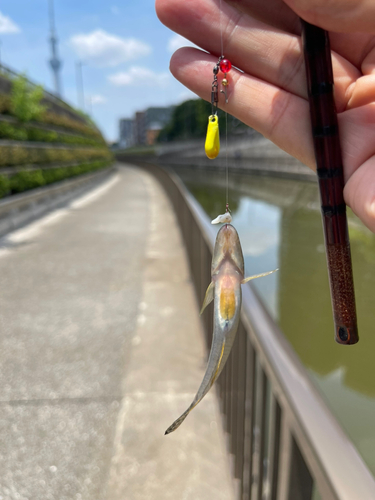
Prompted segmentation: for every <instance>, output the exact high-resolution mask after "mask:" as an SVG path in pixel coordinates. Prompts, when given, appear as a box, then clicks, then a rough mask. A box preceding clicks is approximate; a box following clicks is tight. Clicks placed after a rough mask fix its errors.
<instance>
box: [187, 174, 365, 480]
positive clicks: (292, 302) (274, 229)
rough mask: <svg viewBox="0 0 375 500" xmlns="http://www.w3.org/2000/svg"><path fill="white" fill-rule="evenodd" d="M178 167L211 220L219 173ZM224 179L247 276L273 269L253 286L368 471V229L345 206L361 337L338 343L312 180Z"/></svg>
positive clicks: (220, 190) (216, 208) (221, 201)
mask: <svg viewBox="0 0 375 500" xmlns="http://www.w3.org/2000/svg"><path fill="white" fill-rule="evenodd" d="M178 173H179V175H180V176H181V178H182V179H183V180H184V182H185V184H186V185H187V187H188V189H189V190H190V191H191V193H192V194H193V195H194V196H195V198H196V199H197V200H198V201H199V203H200V204H201V205H202V207H203V208H204V210H205V211H206V213H207V214H208V215H209V216H210V217H211V218H214V217H216V216H217V215H218V214H219V213H223V211H224V210H223V209H225V187H224V177H223V176H221V174H218V173H216V172H208V173H204V172H200V171H199V170H194V173H193V175H192V171H191V170H189V169H187V168H180V169H179V170H178ZM230 179H231V180H230V191H229V201H230V207H231V210H232V216H233V224H234V226H235V227H236V229H237V231H238V233H239V235H240V239H241V242H242V248H243V252H244V258H245V269H246V276H249V275H251V274H258V273H261V272H264V271H269V270H271V269H275V268H277V267H278V268H279V269H280V270H279V271H278V272H277V273H274V274H272V275H270V276H268V277H266V278H262V279H259V280H254V281H253V282H252V284H253V285H254V286H255V287H256V289H257V291H258V292H259V294H260V296H261V297H262V299H263V301H264V303H265V304H266V306H267V307H268V309H269V311H270V313H271V314H272V316H273V317H274V319H275V320H276V321H277V323H278V324H279V325H280V327H281V329H282V331H283V332H284V334H285V335H286V337H287V338H288V340H289V341H290V343H291V344H292V346H293V347H294V349H295V350H296V352H297V354H298V355H299V357H300V359H301V360H302V362H303V364H304V365H305V367H306V368H307V371H308V373H309V374H310V376H311V378H312V380H313V382H314V383H315V384H316V386H317V387H318V388H319V389H320V391H321V393H322V394H323V397H324V398H325V400H326V402H327V405H328V406H329V407H330V409H331V410H332V412H333V413H334V415H335V416H336V417H337V419H338V420H339V421H340V423H341V425H342V427H343V428H344V429H345V431H346V432H347V434H348V435H349V436H350V438H351V439H352V441H353V442H354V444H355V445H356V447H357V449H358V451H359V452H360V454H361V455H362V457H363V459H364V461H365V462H366V463H367V465H368V467H369V468H370V470H371V471H372V473H373V474H374V475H375V369H374V366H375V364H374V358H375V335H374V331H373V330H374V322H375V307H374V305H375V294H374V288H375V235H374V234H372V233H371V232H370V231H369V230H367V229H366V228H365V227H364V226H363V224H362V223H361V222H360V221H359V220H358V218H357V217H356V216H355V215H354V214H353V213H352V212H350V211H349V213H348V221H349V232H350V239H351V247H352V258H353V269H354V284H355V292H356V302H357V314H358V327H359V335H360V342H359V343H358V344H356V345H354V346H341V345H338V344H336V342H335V341H334V329H333V320H332V311H331V303H330V294H329V285H328V275H327V266H326V259H325V250H324V240H323V231H322V222H321V216H320V204H319V197H318V191H317V185H315V184H314V183H308V182H299V181H294V180H284V179H275V178H270V177H259V176H251V175H242V176H239V175H237V176H236V175H234V174H231V176H230Z"/></svg>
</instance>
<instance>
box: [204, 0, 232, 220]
mask: <svg viewBox="0 0 375 500" xmlns="http://www.w3.org/2000/svg"><path fill="white" fill-rule="evenodd" d="M221 8H222V0H219V10H220V13H219V24H220V45H221V55H220V57H219V60H218V62H217V63H216V64H215V66H214V67H213V70H212V72H213V81H212V84H211V115H210V116H209V117H208V125H207V134H206V142H205V144H204V150H205V152H206V155H207V157H208V158H209V159H210V160H214V159H215V158H217V156H218V154H219V151H220V133H219V117H218V105H219V95H220V94H224V97H225V104H228V85H229V80H228V78H227V74H228V73H229V71H230V70H231V68H232V63H231V62H230V61H229V60H228V59H226V58H225V56H224V41H223V20H222V11H221ZM219 72H222V73H224V77H223V78H220V80H219V79H218V74H219ZM219 84H220V85H221V87H222V88H220V92H219ZM223 112H224V114H225V214H223V215H219V216H218V217H217V218H216V219H215V221H213V222H212V223H213V224H218V223H225V222H231V220H232V217H231V215H230V210H229V172H228V113H227V110H226V107H225V105H224V106H223Z"/></svg>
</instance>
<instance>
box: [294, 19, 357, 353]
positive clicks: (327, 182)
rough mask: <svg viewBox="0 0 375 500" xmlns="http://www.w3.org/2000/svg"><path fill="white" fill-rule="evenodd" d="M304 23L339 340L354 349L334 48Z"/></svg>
mask: <svg viewBox="0 0 375 500" xmlns="http://www.w3.org/2000/svg"><path fill="white" fill-rule="evenodd" d="M301 22H302V40H303V49H304V57H305V67H306V77H307V90H308V97H309V103H310V118H311V127H312V136H313V142H314V150H315V159H316V171H317V175H318V182H319V190H320V199H321V210H322V220H323V228H324V240H325V248H326V256H327V266H328V274H329V283H330V290H331V300H332V310H333V320H334V324H335V340H336V342H338V343H339V344H345V345H350V344H356V343H357V342H358V340H359V339H358V328H357V315H356V308H355V297H354V285H353V271H352V261H351V255H350V244H349V234H348V222H347V218H346V204H345V202H344V175H343V164H342V156H341V147H340V137H339V129H338V121H337V113H336V106H335V100H334V94H333V89H334V81H333V71H332V60H331V48H330V43H329V37H328V33H327V31H325V30H323V29H321V28H318V27H316V26H313V25H312V24H309V23H307V22H306V21H303V20H302V19H301Z"/></svg>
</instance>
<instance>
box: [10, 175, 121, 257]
mask: <svg viewBox="0 0 375 500" xmlns="http://www.w3.org/2000/svg"><path fill="white" fill-rule="evenodd" d="M119 180H120V176H119V175H118V174H116V175H115V176H114V177H112V178H111V179H108V180H107V181H106V182H105V183H104V184H102V185H101V186H99V187H97V188H95V189H93V190H92V191H90V192H89V193H87V194H84V195H82V196H80V197H79V198H78V199H75V200H74V201H72V202H70V203H69V204H68V205H67V207H66V208H61V209H57V210H54V211H53V212H52V213H49V214H47V215H45V216H44V217H41V218H40V219H37V220H36V221H34V222H31V223H30V224H28V225H27V226H25V227H22V228H20V229H16V230H14V231H11V232H10V233H8V234H6V235H5V236H3V237H2V238H1V239H0V258H1V257H5V256H6V255H9V254H10V253H11V252H12V251H13V250H14V249H13V248H7V245H9V244H10V245H11V244H12V243H23V242H25V241H27V240H29V239H30V238H35V236H38V235H39V234H41V233H42V232H43V229H45V228H46V227H48V226H51V225H53V224H56V222H58V221H59V220H61V219H62V218H64V217H66V216H67V215H68V214H70V213H71V209H77V208H83V207H86V206H87V205H89V204H90V203H92V202H94V201H95V200H97V199H99V198H100V197H101V196H103V195H104V194H105V193H106V192H107V191H108V190H109V189H111V188H112V187H113V186H114V185H115V184H117V182H118V181H119Z"/></svg>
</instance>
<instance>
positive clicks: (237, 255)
mask: <svg viewBox="0 0 375 500" xmlns="http://www.w3.org/2000/svg"><path fill="white" fill-rule="evenodd" d="M228 260H229V261H231V262H232V263H233V264H234V266H235V267H236V268H237V269H238V271H239V273H240V274H243V273H244V260H243V255H242V249H241V243H240V239H239V237H238V233H237V231H236V229H235V228H234V227H233V226H232V224H228V223H227V224H224V225H223V226H222V227H221V229H220V230H219V232H218V233H217V236H216V243H215V249H214V258H213V260H212V271H213V272H215V270H218V268H219V267H220V266H221V265H222V263H223V262H224V261H228Z"/></svg>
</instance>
